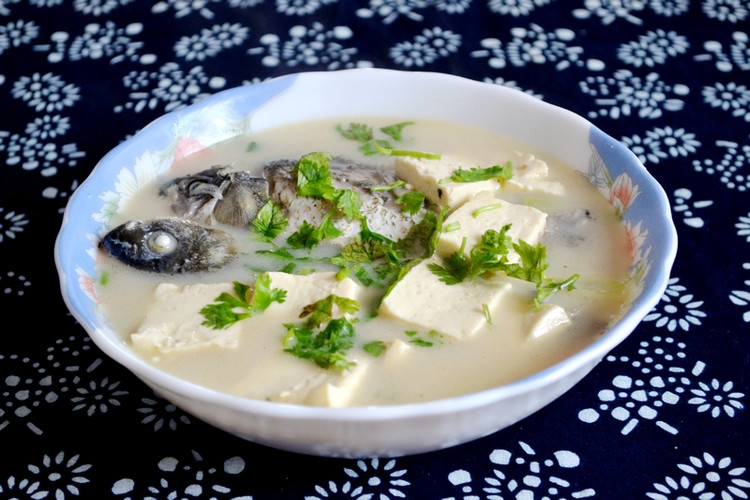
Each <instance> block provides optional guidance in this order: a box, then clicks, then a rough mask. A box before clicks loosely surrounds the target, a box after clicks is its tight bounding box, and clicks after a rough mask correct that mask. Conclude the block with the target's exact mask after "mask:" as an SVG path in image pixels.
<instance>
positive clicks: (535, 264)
mask: <svg viewBox="0 0 750 500" xmlns="http://www.w3.org/2000/svg"><path fill="white" fill-rule="evenodd" d="M510 227H511V225H510V224H507V225H505V226H503V228H502V229H501V230H500V231H496V230H494V229H489V230H487V231H486V232H485V233H484V234H483V235H482V238H481V240H480V241H479V243H477V244H476V245H474V247H473V248H472V249H471V251H470V252H469V256H468V257H467V256H466V252H465V247H466V238H464V240H463V242H462V244H461V248H460V249H459V250H458V251H456V252H454V253H452V254H451V255H449V256H448V257H446V258H445V259H443V265H440V264H437V263H435V262H432V263H430V264H428V265H427V267H428V268H429V269H430V271H432V273H433V274H435V275H436V276H437V277H438V279H439V280H440V281H442V282H443V283H445V284H447V285H455V284H457V283H461V282H462V281H464V280H466V279H474V278H476V277H477V276H481V275H482V274H484V273H487V272H497V271H500V272H503V273H505V274H506V275H507V276H509V277H511V278H517V279H520V280H523V281H528V282H530V283H533V284H534V285H535V286H536V296H535V298H534V303H535V304H536V306H537V308H539V307H541V304H542V302H543V301H544V300H545V299H546V298H547V297H549V296H550V295H552V294H553V293H556V292H559V291H562V290H572V289H573V287H574V284H575V282H576V280H577V279H578V275H577V274H574V275H572V276H570V277H569V278H567V279H566V280H564V281H562V282H555V281H553V280H550V279H549V278H547V277H546V276H545V271H546V270H547V268H548V267H549V263H548V262H547V247H545V246H544V245H542V244H541V243H537V244H536V245H531V244H529V243H527V242H525V241H523V240H518V242H512V241H511V238H510V237H509V236H508V235H507V234H506V233H507V232H508V230H509V229H510ZM511 248H512V249H513V250H515V251H516V253H517V254H518V256H519V258H520V261H519V262H515V263H511V262H508V252H509V251H510V249H511ZM485 314H487V312H485Z"/></svg>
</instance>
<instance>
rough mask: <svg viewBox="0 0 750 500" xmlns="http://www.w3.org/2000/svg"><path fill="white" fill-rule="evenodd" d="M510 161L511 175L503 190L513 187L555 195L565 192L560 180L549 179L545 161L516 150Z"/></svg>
mask: <svg viewBox="0 0 750 500" xmlns="http://www.w3.org/2000/svg"><path fill="white" fill-rule="evenodd" d="M510 161H511V163H513V177H512V178H510V179H508V180H507V181H506V182H505V184H504V185H503V189H504V190H512V189H513V188H515V189H520V190H524V191H537V192H542V193H547V194H552V195H557V196H562V195H564V194H565V187H564V186H563V185H562V184H561V183H560V182H557V181H551V180H549V166H548V165H547V163H546V162H545V161H543V160H540V159H539V158H536V157H535V156H534V155H532V154H527V153H520V152H518V151H515V152H514V153H513V155H512V156H511V159H510Z"/></svg>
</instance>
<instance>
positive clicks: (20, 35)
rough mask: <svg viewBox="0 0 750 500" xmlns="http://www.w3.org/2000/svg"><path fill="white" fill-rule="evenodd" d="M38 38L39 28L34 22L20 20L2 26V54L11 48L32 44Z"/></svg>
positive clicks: (0, 34) (0, 36)
mask: <svg viewBox="0 0 750 500" xmlns="http://www.w3.org/2000/svg"><path fill="white" fill-rule="evenodd" d="M38 36H39V26H37V25H36V24H35V23H34V22H33V21H29V22H26V21H22V20H18V21H16V22H10V23H8V24H6V25H4V26H0V54H2V53H3V52H4V51H5V50H6V49H9V48H10V47H19V46H21V45H24V44H27V43H31V41H32V40H34V39H35V38H36V37H38Z"/></svg>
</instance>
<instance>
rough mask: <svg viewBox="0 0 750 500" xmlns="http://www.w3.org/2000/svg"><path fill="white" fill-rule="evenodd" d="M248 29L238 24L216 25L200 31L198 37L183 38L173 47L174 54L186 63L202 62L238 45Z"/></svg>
mask: <svg viewBox="0 0 750 500" xmlns="http://www.w3.org/2000/svg"><path fill="white" fill-rule="evenodd" d="M248 31H249V30H248V28H246V27H244V26H242V25H240V24H228V23H224V24H223V25H217V26H214V27H212V28H211V29H203V30H201V32H200V34H199V35H192V36H189V37H188V36H183V37H182V38H180V39H179V40H178V41H177V42H176V43H175V45H174V51H175V54H177V56H178V57H184V58H185V60H187V61H192V60H199V61H202V60H204V59H206V58H208V57H213V56H215V55H217V54H218V53H219V52H221V51H222V50H224V49H229V48H232V47H235V46H237V45H240V44H241V43H242V42H243V41H244V40H245V39H246V38H247V35H248Z"/></svg>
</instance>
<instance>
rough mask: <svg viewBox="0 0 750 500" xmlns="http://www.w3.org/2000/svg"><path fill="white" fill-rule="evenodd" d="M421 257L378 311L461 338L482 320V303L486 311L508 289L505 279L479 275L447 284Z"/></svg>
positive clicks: (468, 333) (494, 308)
mask: <svg viewBox="0 0 750 500" xmlns="http://www.w3.org/2000/svg"><path fill="white" fill-rule="evenodd" d="M430 262H433V261H422V262H420V263H419V264H417V265H416V266H414V267H413V268H412V269H411V270H410V271H409V272H408V273H406V275H405V276H404V277H403V278H402V279H401V281H399V282H398V283H397V284H396V286H394V287H393V289H392V290H391V291H390V293H389V294H388V295H387V296H386V297H385V298H384V299H383V301H382V302H381V304H380V308H379V313H380V314H382V315H384V316H387V317H390V318H394V319H397V320H400V321H403V322H405V323H407V324H409V325H412V326H413V327H416V328H422V329H424V330H428V331H429V330H435V331H437V332H440V333H442V334H444V335H449V336H451V337H456V338H461V337H467V336H471V335H473V334H475V333H476V332H477V331H478V330H479V329H480V328H482V327H483V326H484V325H485V324H486V321H487V320H486V318H485V316H484V309H483V304H487V307H488V308H489V311H490V314H492V313H493V312H494V311H496V310H497V309H498V308H499V306H500V303H501V302H502V299H503V296H504V295H505V294H506V293H508V292H509V291H510V290H511V284H510V282H507V281H499V280H493V281H492V282H488V281H485V280H482V279H477V280H474V281H470V280H467V281H464V282H461V283H458V284H455V285H447V284H445V283H443V282H442V281H440V280H439V279H438V277H437V275H435V274H434V273H433V272H432V271H430V270H429V269H428V267H427V264H428V263H430Z"/></svg>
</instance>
